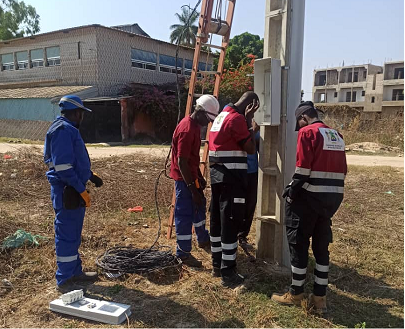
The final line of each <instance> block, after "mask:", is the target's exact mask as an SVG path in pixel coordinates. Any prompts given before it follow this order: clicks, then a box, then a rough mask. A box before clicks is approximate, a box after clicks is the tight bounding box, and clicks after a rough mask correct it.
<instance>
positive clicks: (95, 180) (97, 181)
mask: <svg viewBox="0 0 405 329" xmlns="http://www.w3.org/2000/svg"><path fill="white" fill-rule="evenodd" d="M90 182H92V183H93V184H94V185H95V186H96V187H101V186H102V185H103V180H102V179H101V178H100V177H99V176H98V175H97V174H95V173H93V175H91V177H90Z"/></svg>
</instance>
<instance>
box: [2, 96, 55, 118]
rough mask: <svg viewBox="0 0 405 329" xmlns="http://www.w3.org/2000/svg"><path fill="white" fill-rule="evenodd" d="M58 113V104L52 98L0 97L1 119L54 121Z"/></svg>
mask: <svg viewBox="0 0 405 329" xmlns="http://www.w3.org/2000/svg"><path fill="white" fill-rule="evenodd" d="M58 115H60V110H59V107H58V104H52V103H51V100H50V99H46V98H24V99H0V119H8V120H31V121H47V122H52V121H53V120H54V119H55V118H56V117H57V116H58Z"/></svg>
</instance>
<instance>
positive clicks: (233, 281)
mask: <svg viewBox="0 0 405 329" xmlns="http://www.w3.org/2000/svg"><path fill="white" fill-rule="evenodd" d="M244 281H245V277H244V276H243V275H241V274H239V273H237V272H236V269H235V270H234V271H232V273H231V274H230V275H222V282H221V284H222V286H224V287H227V288H236V287H237V286H239V285H241V284H242V283H243V282H244Z"/></svg>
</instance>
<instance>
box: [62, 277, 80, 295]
mask: <svg viewBox="0 0 405 329" xmlns="http://www.w3.org/2000/svg"><path fill="white" fill-rule="evenodd" d="M80 289H81V290H83V293H85V292H86V288H85V287H83V286H82V285H79V284H76V283H75V282H73V281H72V280H71V279H69V280H67V281H66V282H64V283H62V284H61V285H56V290H57V291H59V292H60V293H61V294H66V293H68V292H71V291H73V290H80Z"/></svg>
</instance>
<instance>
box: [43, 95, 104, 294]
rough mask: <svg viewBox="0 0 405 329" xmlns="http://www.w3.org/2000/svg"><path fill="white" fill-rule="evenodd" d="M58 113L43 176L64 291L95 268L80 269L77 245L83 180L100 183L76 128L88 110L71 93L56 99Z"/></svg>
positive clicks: (84, 203) (91, 276) (85, 200)
mask: <svg viewBox="0 0 405 329" xmlns="http://www.w3.org/2000/svg"><path fill="white" fill-rule="evenodd" d="M59 108H60V110H61V114H62V115H61V116H59V117H57V118H56V120H55V121H54V122H53V123H52V125H51V126H50V127H49V129H48V132H47V133H46V138H45V145H44V162H45V164H46V165H47V167H48V171H47V172H46V176H47V178H48V181H49V183H50V184H51V199H52V204H53V208H54V210H55V214H56V216H55V223H54V224H55V251H56V263H57V266H58V269H57V271H56V283H57V288H58V290H59V291H61V292H68V291H71V290H75V289H80V288H82V287H81V286H78V285H77V284H76V282H81V281H92V280H95V279H96V278H97V273H96V272H83V270H82V265H81V264H82V262H81V260H80V256H79V251H78V250H79V246H80V242H81V233H82V228H83V220H84V215H85V210H86V207H90V195H89V194H88V192H87V191H86V183H87V181H89V180H90V181H91V182H92V183H94V184H95V186H96V187H100V186H101V185H103V181H102V179H101V178H100V177H98V176H97V175H96V174H94V173H93V172H92V171H91V169H90V159H89V155H88V153H87V149H86V146H85V145H84V142H83V139H82V137H81V135H80V132H79V126H80V124H81V122H82V121H83V117H84V113H85V112H91V110H90V109H88V108H86V107H85V106H83V102H82V100H81V99H80V98H79V97H78V96H75V95H67V96H64V97H62V98H61V100H60V102H59Z"/></svg>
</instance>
